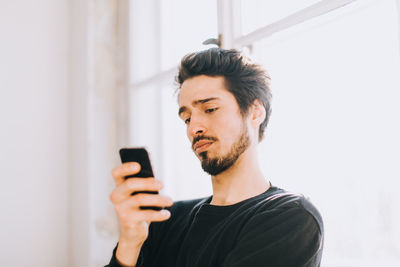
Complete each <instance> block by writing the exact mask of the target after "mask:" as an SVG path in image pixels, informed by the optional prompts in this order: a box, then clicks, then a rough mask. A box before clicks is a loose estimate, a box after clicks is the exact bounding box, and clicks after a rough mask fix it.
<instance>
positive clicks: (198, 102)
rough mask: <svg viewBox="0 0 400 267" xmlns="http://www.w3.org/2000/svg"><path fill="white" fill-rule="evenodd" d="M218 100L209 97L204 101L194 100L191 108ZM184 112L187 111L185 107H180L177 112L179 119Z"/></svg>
mask: <svg viewBox="0 0 400 267" xmlns="http://www.w3.org/2000/svg"><path fill="white" fill-rule="evenodd" d="M218 99H219V98H218V97H209V98H205V99H199V100H194V101H193V102H192V106H197V105H199V104H204V103H207V102H210V101H213V100H218ZM186 110H187V107H185V106H182V107H180V108H179V111H178V116H179V117H180V116H181V114H182V113H183V112H185V111H186Z"/></svg>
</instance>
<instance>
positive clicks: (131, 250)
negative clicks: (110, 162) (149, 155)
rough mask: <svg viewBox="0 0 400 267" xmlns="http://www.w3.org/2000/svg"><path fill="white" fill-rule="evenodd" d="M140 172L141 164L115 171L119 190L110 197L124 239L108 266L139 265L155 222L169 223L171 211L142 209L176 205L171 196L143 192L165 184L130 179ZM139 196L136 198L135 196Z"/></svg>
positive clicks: (119, 168) (156, 188)
mask: <svg viewBox="0 0 400 267" xmlns="http://www.w3.org/2000/svg"><path fill="white" fill-rule="evenodd" d="M139 171H140V165H139V164H137V163H124V164H122V165H120V166H118V167H117V168H115V169H114V170H113V172H112V173H113V177H114V180H115V182H116V185H117V186H116V188H115V189H114V191H113V192H112V193H111V195H110V199H111V201H112V203H113V205H114V208H115V210H116V213H117V216H118V220H119V227H120V233H121V234H120V239H119V242H118V245H117V247H116V249H115V250H114V253H113V257H112V259H111V262H110V264H109V265H108V266H110V267H111V266H117V267H119V266H128V267H135V266H137V263H138V259H139V255H140V251H141V248H142V245H143V243H144V242H145V241H146V239H147V237H148V234H149V226H150V223H151V222H159V221H165V220H167V219H169V217H170V212H169V211H168V210H164V209H162V210H160V211H156V210H149V209H147V210H143V209H141V208H140V207H142V206H151V207H153V206H157V207H161V208H163V207H168V206H171V205H172V204H173V202H172V200H171V199H170V198H168V197H164V196H161V195H159V194H147V193H140V192H143V191H158V190H160V189H161V187H162V184H161V182H160V181H158V180H156V179H154V178H146V179H143V178H129V179H125V177H126V176H128V175H132V174H136V173H138V172H139ZM135 192H138V194H134V195H132V193H135Z"/></svg>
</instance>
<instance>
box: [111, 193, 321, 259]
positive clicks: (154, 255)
mask: <svg viewBox="0 0 400 267" xmlns="http://www.w3.org/2000/svg"><path fill="white" fill-rule="evenodd" d="M211 198H212V197H207V198H202V199H195V200H185V201H178V202H176V203H174V205H173V206H172V207H171V208H170V211H171V218H170V219H169V220H167V221H164V222H156V223H151V224H150V230H149V237H148V239H147V240H146V241H145V243H144V244H143V246H142V249H141V251H140V255H139V259H138V263H137V265H136V266H137V267H164V266H165V267H261V266H262V267H278V266H296V267H297V266H320V261H321V256H322V246H323V235H324V234H323V233H324V230H323V223H322V219H321V216H320V214H319V212H318V211H317V210H316V208H315V207H314V206H313V205H312V204H311V202H310V201H308V200H307V199H306V198H305V197H304V196H302V195H298V194H293V193H289V192H287V191H285V190H283V189H280V188H277V187H275V186H271V187H270V188H269V189H268V190H267V191H266V192H264V193H262V194H260V195H258V196H255V197H252V198H249V199H246V200H243V201H241V202H239V203H236V204H233V205H228V206H215V205H211V204H209V203H210V201H211ZM115 251H116V248H115V249H114V252H113V257H112V259H111V261H110V263H109V265H107V266H108V267H120V266H121V265H119V264H118V262H117V260H116V258H115Z"/></svg>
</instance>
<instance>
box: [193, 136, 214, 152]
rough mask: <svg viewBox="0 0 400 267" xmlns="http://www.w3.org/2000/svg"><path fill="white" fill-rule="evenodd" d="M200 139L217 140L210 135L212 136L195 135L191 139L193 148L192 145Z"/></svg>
mask: <svg viewBox="0 0 400 267" xmlns="http://www.w3.org/2000/svg"><path fill="white" fill-rule="evenodd" d="M200 140H211V141H218V139H217V138H215V137H212V136H207V135H199V136H196V137H195V138H194V139H193V142H192V149H194V145H195V144H196V143H197V142H198V141H200Z"/></svg>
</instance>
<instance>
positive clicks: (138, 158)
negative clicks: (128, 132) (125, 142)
mask: <svg viewBox="0 0 400 267" xmlns="http://www.w3.org/2000/svg"><path fill="white" fill-rule="evenodd" d="M119 155H120V157H121V162H122V163H125V162H137V163H139V164H140V166H141V169H140V172H139V173H137V174H134V175H129V176H126V177H125V179H128V178H131V177H139V178H148V177H154V174H153V168H152V167H151V162H150V157H149V153H147V150H146V149H145V148H143V147H137V148H121V149H120V150H119ZM139 193H146V194H158V191H138V192H133V193H132V196H133V195H136V194H139ZM140 208H141V209H144V210H145V209H152V210H161V208H160V207H140Z"/></svg>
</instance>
